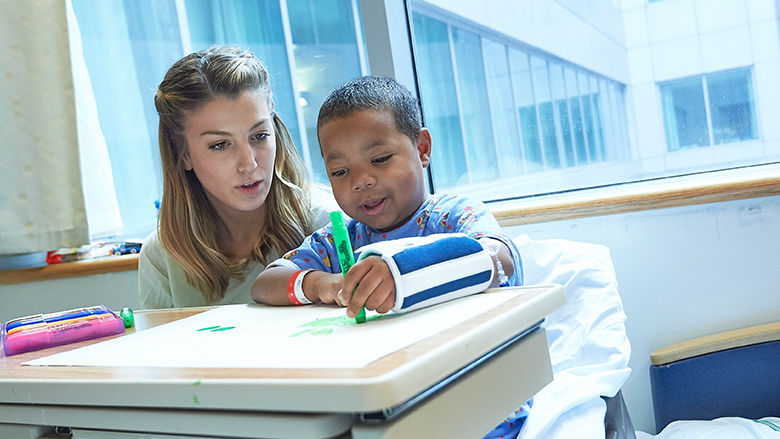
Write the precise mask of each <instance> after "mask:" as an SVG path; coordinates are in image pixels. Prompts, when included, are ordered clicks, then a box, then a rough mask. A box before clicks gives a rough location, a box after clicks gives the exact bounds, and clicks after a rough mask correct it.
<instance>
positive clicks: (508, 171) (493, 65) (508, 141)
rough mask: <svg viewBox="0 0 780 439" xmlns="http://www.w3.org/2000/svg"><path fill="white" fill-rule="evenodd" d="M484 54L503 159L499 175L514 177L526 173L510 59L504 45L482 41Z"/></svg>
mask: <svg viewBox="0 0 780 439" xmlns="http://www.w3.org/2000/svg"><path fill="white" fill-rule="evenodd" d="M482 53H483V55H484V57H485V71H486V73H487V86H488V99H489V101H490V115H491V118H492V120H493V132H494V133H495V140H496V151H497V155H498V157H499V158H500V159H499V160H498V161H497V162H496V163H497V165H498V171H499V172H498V174H499V175H500V176H501V177H511V176H515V175H521V174H523V169H524V168H523V151H522V149H521V147H520V137H519V136H518V130H517V119H516V118H515V110H514V101H513V98H512V94H511V93H508V91H509V90H511V89H512V82H511V79H510V77H509V60H508V58H507V48H506V46H504V45H503V44H500V43H496V42H493V41H490V40H488V39H487V38H483V39H482Z"/></svg>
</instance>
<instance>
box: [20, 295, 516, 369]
mask: <svg viewBox="0 0 780 439" xmlns="http://www.w3.org/2000/svg"><path fill="white" fill-rule="evenodd" d="M516 295H517V292H506V293H504V292H502V293H491V294H477V295H473V296H469V297H464V298H461V299H458V300H454V301H451V302H446V303H443V304H440V305H436V306H433V307H429V308H425V309H421V310H419V311H415V312H411V313H408V314H392V313H390V314H386V315H380V314H376V313H373V312H368V313H367V319H368V320H367V321H366V322H365V323H361V324H357V323H355V319H350V318H348V317H347V316H346V312H345V309H344V308H334V307H327V306H321V305H313V306H305V307H268V306H263V305H254V304H252V305H227V306H222V307H219V308H215V309H213V310H209V311H206V312H203V313H200V314H196V315H194V316H191V317H188V318H185V319H182V320H178V321H175V322H172V323H168V324H165V325H161V326H157V327H154V328H151V329H148V330H145V331H139V332H137V333H135V334H130V335H128V336H125V337H119V338H116V339H112V340H107V341H104V342H102V343H96V344H94V345H91V346H86V347H83V348H79V349H74V350H71V351H68V352H63V353H60V354H55V355H51V356H48V357H43V358H39V359H37V360H32V361H29V362H27V363H25V364H27V365H34V366H115V367H213V368H291V369H299V368H361V367H364V366H366V365H368V364H369V363H371V362H373V361H375V360H378V359H380V358H382V357H384V356H386V355H389V354H391V353H393V352H395V351H397V350H400V349H403V348H405V347H407V346H409V345H411V344H413V343H415V342H417V341H419V340H422V339H424V338H426V337H428V336H431V335H434V334H436V333H438V332H440V331H443V330H445V329H447V328H450V327H452V326H455V325H458V324H459V323H461V322H464V321H466V320H468V319H469V318H471V317H474V316H476V315H478V314H480V313H482V312H484V311H486V310H488V309H490V308H492V307H494V306H496V305H498V304H500V303H502V302H504V301H506V300H508V299H511V298H512V297H514V296H516Z"/></svg>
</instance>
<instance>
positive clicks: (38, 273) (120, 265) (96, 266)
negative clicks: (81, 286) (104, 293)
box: [0, 254, 138, 285]
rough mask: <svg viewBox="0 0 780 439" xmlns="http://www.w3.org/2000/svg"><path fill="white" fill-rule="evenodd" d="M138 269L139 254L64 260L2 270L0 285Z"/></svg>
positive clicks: (0, 272)
mask: <svg viewBox="0 0 780 439" xmlns="http://www.w3.org/2000/svg"><path fill="white" fill-rule="evenodd" d="M137 269H138V255H137V254H134V255H122V256H108V257H105V258H100V259H88V260H83V261H74V262H63V263H61V264H54V265H46V266H44V267H33V268H24V269H21V270H6V271H0V285H9V284H18V283H23V282H36V281H42V280H51V279H63V278H67V277H78V276H89V275H92V274H102V273H114V272H117V271H130V270H137Z"/></svg>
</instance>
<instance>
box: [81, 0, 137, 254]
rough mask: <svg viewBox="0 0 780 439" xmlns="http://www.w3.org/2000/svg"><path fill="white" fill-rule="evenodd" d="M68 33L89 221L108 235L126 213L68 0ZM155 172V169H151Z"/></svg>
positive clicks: (95, 233)
mask: <svg viewBox="0 0 780 439" xmlns="http://www.w3.org/2000/svg"><path fill="white" fill-rule="evenodd" d="M66 4H67V9H68V12H67V15H68V29H69V32H68V35H69V36H70V39H69V41H70V59H71V63H72V72H73V83H74V89H75V96H76V110H77V111H76V124H77V127H78V133H79V142H78V144H79V159H80V162H81V184H82V185H83V187H84V191H83V193H84V201H85V205H86V210H87V223H88V224H89V234H90V236H91V237H92V238H94V239H97V238H104V237H110V236H114V235H118V234H120V233H121V232H122V228H123V223H122V215H121V214H120V211H119V201H118V200H117V195H116V189H115V188H114V176H113V173H112V171H111V159H110V157H109V154H108V147H107V145H106V138H105V136H104V135H103V131H102V130H101V129H100V120H99V119H98V109H97V103H96V102H95V94H94V92H93V90H92V81H91V80H90V78H89V72H88V71H87V63H86V61H85V60H84V51H83V49H82V46H81V32H80V30H79V26H78V21H76V14H75V13H74V12H73V4H72V3H71V1H70V0H67V1H66ZM150 172H151V171H150Z"/></svg>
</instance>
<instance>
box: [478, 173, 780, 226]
mask: <svg viewBox="0 0 780 439" xmlns="http://www.w3.org/2000/svg"><path fill="white" fill-rule="evenodd" d="M772 195H780V165H778V164H772V165H763V166H754V167H747V168H739V169H732V170H726V171H717V172H711V173H706V174H697V175H690V176H685V177H674V178H668V179H662V180H654V181H648V182H642V183H632V184H626V185H622V186H610V187H604V188H599V189H591V190H587V191H575V192H571V193H566V194H559V195H548V196H543V197H530V198H525V199H520V200H511V201H503V202H497V203H491V204H490V207H491V210H492V211H493V214H494V215H495V216H496V219H497V220H498V222H499V224H501V226H502V227H507V226H516V225H522V224H534V223H543V222H549V221H560V220H570V219H576V218H585V217H593V216H603V215H615V214H621V213H629V212H638V211H642V210H651V209H664V208H668V207H680V206H691V205H696V204H705V203H714V202H719V201H732V200H741V199H748V198H760V197H768V196H772Z"/></svg>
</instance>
